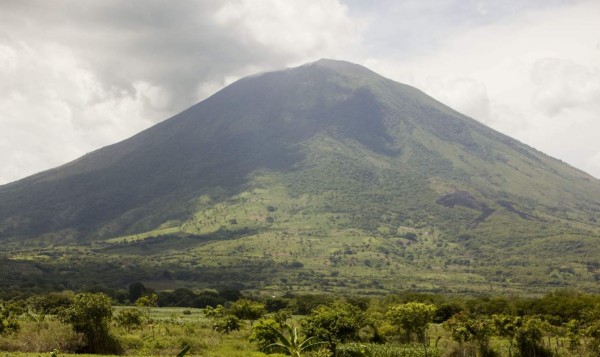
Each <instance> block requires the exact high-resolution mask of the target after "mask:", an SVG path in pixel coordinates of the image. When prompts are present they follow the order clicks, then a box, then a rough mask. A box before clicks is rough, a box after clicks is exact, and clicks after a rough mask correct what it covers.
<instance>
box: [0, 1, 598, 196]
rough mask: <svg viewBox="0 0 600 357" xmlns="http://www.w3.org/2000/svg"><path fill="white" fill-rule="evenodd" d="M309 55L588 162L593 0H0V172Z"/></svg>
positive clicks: (593, 88)
mask: <svg viewBox="0 0 600 357" xmlns="http://www.w3.org/2000/svg"><path fill="white" fill-rule="evenodd" d="M319 58H335V59H345V60H349V61H352V62H355V63H359V64H362V65H365V66H367V67H369V68H371V69H373V70H375V71H376V72H379V73H380V74H382V75H384V76H386V77H389V78H392V79H394V80H397V81H399V82H403V83H406V84H409V85H412V86H415V87H417V88H420V89H422V90H423V91H425V92H426V93H428V94H430V95H432V96H434V97H435V98H437V99H439V100H441V101H442V102H444V103H446V104H448V105H450V106H451V107H453V108H455V109H457V110H458V111H461V112H463V113H465V114H467V115H469V116H471V117H473V118H474V119H477V120H479V121H481V122H483V123H485V124H487V125H489V126H491V127H492V128H494V129H497V130H499V131H501V132H503V133H505V134H508V135H510V136H512V137H515V138H517V139H519V140H521V141H523V142H525V143H527V144H529V145H531V146H533V147H535V148H536V149H538V150H541V151H543V152H545V153H547V154H549V155H552V156H554V157H556V158H559V159H561V160H563V161H565V162H567V163H569V164H571V165H573V166H575V167H578V168H580V169H582V170H584V171H587V172H588V173H590V174H592V175H594V176H596V177H600V1H598V0H588V1H585V0H582V1H566V0H564V1H560V0H529V1H528V0H497V1H491V0H490V1H478V0H405V1H400V0H398V1H391V0H381V1H377V0H201V1H172V0H162V1H161V0H155V1H147V0H137V1H136V0H133V1H132V0H129V1H116V0H94V1H92V0H56V1H46V0H39V1H34V0H0V184H3V183H7V182H10V181H14V180H17V179H20V178H23V177H25V176H28V175H31V174H34V173H36V172H39V171H42V170H45V169H48V168H52V167H55V166H58V165H61V164H63V163H66V162H68V161H71V160H73V159H75V158H77V157H79V156H81V155H83V154H85V153H87V152H90V151H92V150H95V149H97V148H100V147H102V146H105V145H108V144H111V143H115V142H117V141H120V140H123V139H125V138H127V137H129V136H131V135H133V134H135V133H137V132H139V131H140V130H142V129H145V128H147V127H149V126H151V125H153V124H155V123H158V122H159V121H161V120H164V119H166V118H168V117H170V116H172V115H174V114H176V113H178V112H179V111H181V110H183V109H185V108H187V107H188V106H190V105H192V104H194V103H196V102H198V101H200V100H202V99H204V98H206V97H207V96H209V95H211V94H212V93H214V92H215V91H217V90H219V89H220V88H222V87H223V86H225V85H227V84H229V83H231V82H232V81H234V80H236V79H238V78H240V77H243V76H245V75H248V74H252V73H255V72H258V71H266V70H276V69H281V68H284V67H289V66H296V65H300V64H302V63H305V62H310V61H314V60H317V59H319Z"/></svg>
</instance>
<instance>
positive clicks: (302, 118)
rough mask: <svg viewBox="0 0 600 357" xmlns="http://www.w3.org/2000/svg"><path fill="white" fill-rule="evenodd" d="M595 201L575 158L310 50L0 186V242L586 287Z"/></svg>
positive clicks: (386, 276)
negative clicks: (305, 57) (311, 55)
mask: <svg viewBox="0 0 600 357" xmlns="http://www.w3.org/2000/svg"><path fill="white" fill-rule="evenodd" d="M598 212H600V181H598V180H597V179H595V178H593V177H591V176H590V175H587V174H585V173H584V172H581V171H579V170H577V169H574V168H572V167H570V166H568V165H566V164H564V163H562V162H560V161H558V160H556V159H553V158H551V157H548V156H546V155H544V154H542V153H540V152H538V151H536V150H534V149H532V148H530V147H528V146H527V145H524V144H522V143H520V142H518V141H516V140H514V139H512V138H510V137H508V136H505V135H503V134H500V133H498V132H496V131H494V130H492V129H490V128H488V127H486V126H484V125H483V124H481V123H479V122H477V121H475V120H473V119H471V118H468V117H466V116H464V115H462V114H460V113H458V112H456V111H454V110H452V109H450V108H449V107H447V106H445V105H443V104H442V103H440V102H438V101H436V100H434V99H433V98H431V97H429V96H427V95H426V94H424V93H423V92H421V91H419V90H417V89H415V88H412V87H410V86H406V85H403V84H400V83H397V82H394V81H391V80H389V79H386V78H384V77H382V76H380V75H378V74H376V73H374V72H372V71H370V70H369V69H367V68H365V67H362V66H359V65H356V64H352V63H349V62H343V61H334V60H326V59H323V60H319V61H317V62H314V63H309V64H305V65H302V66H300V67H296V68H291V69H286V70H282V71H276V72H269V73H263V74H258V75H254V76H250V77H247V78H243V79H241V80H239V81H237V82H235V83H233V84H232V85H230V86H228V87H226V88H224V89H223V90H221V91H219V92H218V93H216V94H214V95H213V96H211V97H210V98H208V99H206V100H204V101H203V102H201V103H199V104H196V105H194V106H193V107H191V108H189V109H187V110H185V111H184V112H182V113H180V114H178V115H176V116H174V117H172V118H170V119H168V120H165V121H164V122H162V123H160V124H158V125H155V126H154V127H152V128H150V129H148V130H145V131H143V132H141V133H139V134H137V135H135V136H133V137H132V138H130V139H127V140H125V141H122V142H120V143H117V144H114V145H111V146H108V147H105V148H102V149H100V150H97V151H95V152H92V153H90V154H87V155H85V156H83V157H82V158H80V159H78V160H76V161H73V162H71V163H68V164H66V165H64V166H61V167H58V168H55V169H52V170H49V171H46V172H42V173H39V174H37V175H34V176H31V177H28V178H25V179H23V180H20V181H17V182H14V183H11V184H8V185H4V186H0V241H2V242H5V244H6V245H7V246H8V245H11V244H12V245H19V244H25V243H27V242H35V243H36V244H38V245H40V246H44V245H48V244H54V245H72V244H82V243H85V244H90V243H91V242H94V244H99V245H101V246H102V250H101V251H98V253H102V254H108V255H111V254H113V255H114V254H121V255H123V254H132V255H136V256H140V255H141V256H145V255H150V256H155V255H156V256H168V255H169V254H178V252H181V251H186V252H191V253H190V254H191V257H194V259H196V260H198V259H200V260H202V259H204V258H205V257H207V256H211V257H212V258H211V259H214V256H218V254H217V253H218V252H221V254H222V255H223V256H224V257H226V258H223V261H222V262H221V263H222V264H230V266H231V269H235V268H236V267H238V265H237V264H240V263H239V261H238V260H236V259H234V258H235V257H236V256H238V258H239V256H243V257H244V259H250V260H252V261H254V260H257V261H262V260H268V261H271V262H273V263H274V264H284V265H285V264H291V263H290V262H292V261H294V262H296V263H298V264H296V265H297V266H300V265H301V266H304V267H305V269H306V270H307V271H310V272H313V273H314V272H315V271H323V272H328V271H332V270H335V271H338V274H340V275H339V276H341V277H344V279H345V280H343V281H344V284H349V283H348V279H350V278H349V277H350V276H353V277H355V278H356V277H357V276H358V275H360V274H358V275H356V274H357V273H356V271H355V270H356V269H358V267H361V269H363V270H364V269H367V270H368V269H375V270H377V271H378V272H381V271H383V272H384V273H381V274H379V273H378V274H375V275H376V276H379V277H380V278H381V279H379V281H378V282H377V284H375V283H374V284H375V286H380V287H382V288H383V287H387V286H396V287H397V286H398V284H397V283H393V281H394V280H393V279H392V277H393V276H398V274H400V273H399V272H404V273H406V274H407V276H412V277H415V276H416V277H419V279H421V280H419V281H420V283H419V284H421V285H419V284H416V286H419V287H421V288H423V289H428V288H431V286H434V285H435V284H439V282H440V281H448V278H447V277H450V276H451V277H452V279H454V280H456V281H465V279H466V280H469V281H471V280H472V281H473V284H475V285H477V284H479V285H481V286H488V285H490V284H492V283H494V284H495V283H497V284H500V285H502V286H513V285H514V284H516V285H519V286H525V285H527V286H532V285H533V286H537V285H539V286H548V285H551V286H556V285H559V286H560V285H568V284H569V280H573V279H574V278H573V277H576V279H575V280H577V281H578V282H579V283H581V284H584V285H585V286H588V285H589V286H593V281H594V279H595V278H596V277H600V274H598V272H597V271H596V270H597V269H598V267H600V260H599V259H598V257H599V256H600V255H599V254H598V253H600V242H599V241H598V236H599V235H600V227H599V226H600V224H599V223H598V222H597V221H596V216H597V214H598ZM150 242H154V243H155V244H154V245H150V248H148V247H149V245H148V244H150ZM232 242H236V243H235V244H236V245H235V246H233V244H234V243H232ZM117 244H118V246H117ZM143 247H145V248H143ZM152 247H160V249H159V248H156V249H151V248H152ZM239 247H243V248H239ZM142 248H143V249H142ZM309 248H310V249H309ZM236 249H238V250H239V249H241V251H242V252H243V254H242V253H240V252H239V251H236ZM216 252H217V253H216ZM558 253H560V254H562V255H561V258H560V259H556V260H554V261H549V260H548V258H549V257H554V256H555V255H556V254H558ZM215 254H216V255H215ZM190 259H192V258H190ZM225 261H226V262H227V263H224V262H225ZM382 264H383V265H382ZM353 267H355V268H356V269H352V268H353ZM365 267H366V268H365ZM284 270H285V269H284ZM296 273H297V274H296ZM296 273H294V274H296V275H294V274H292V273H290V272H289V271H288V270H285V274H284V275H285V276H286V279H291V280H293V277H296V278H298V277H299V276H300V275H301V274H300V273H298V272H296ZM304 273H305V272H304ZM432 273H434V274H437V275H439V277H440V278H439V279H440V281H437V280H436V279H435V278H434V277H433V276H432V275H431V274H432ZM298 274H300V275H298ZM323 274H325V273H323ZM400 275H402V274H400ZM336 276H338V275H336ZM444 276H446V278H444ZM298 279H299V278H298ZM340 279H341V278H340ZM452 279H450V280H452ZM334 280H335V279H334ZM436 281H437V282H436ZM511 284H512V285H511ZM516 285H515V286H516Z"/></svg>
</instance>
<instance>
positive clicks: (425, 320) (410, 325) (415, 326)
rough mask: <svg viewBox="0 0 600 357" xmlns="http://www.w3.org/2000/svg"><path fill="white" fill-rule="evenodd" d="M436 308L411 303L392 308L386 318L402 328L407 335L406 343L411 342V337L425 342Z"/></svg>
mask: <svg viewBox="0 0 600 357" xmlns="http://www.w3.org/2000/svg"><path fill="white" fill-rule="evenodd" d="M435 311H436V307H435V306H434V305H430V304H424V303H420V302H409V303H406V304H401V305H395V306H392V307H390V309H389V310H388V311H387V312H386V314H385V316H386V318H387V319H388V320H389V321H390V322H391V323H392V324H394V325H397V326H399V327H401V328H402V329H403V330H404V332H405V334H406V342H410V341H411V336H413V335H414V336H415V337H416V340H417V341H419V342H421V343H423V342H425V338H426V332H427V326H428V325H429V323H431V322H432V321H433V317H434V316H435Z"/></svg>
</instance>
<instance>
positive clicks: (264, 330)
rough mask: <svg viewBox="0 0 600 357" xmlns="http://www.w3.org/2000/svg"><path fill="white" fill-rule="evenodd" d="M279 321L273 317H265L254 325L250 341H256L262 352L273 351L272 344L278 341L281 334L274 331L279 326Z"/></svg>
mask: <svg viewBox="0 0 600 357" xmlns="http://www.w3.org/2000/svg"><path fill="white" fill-rule="evenodd" d="M279 326H280V325H279V323H278V322H277V321H276V320H275V319H272V318H263V319H260V320H258V322H257V323H256V324H255V325H254V327H252V334H251V335H250V342H256V344H257V345H258V349H259V351H261V352H264V353H269V352H271V351H272V345H273V344H274V343H276V342H277V340H278V339H279V335H278V334H277V333H276V332H275V331H274V330H277V328H278V327H279Z"/></svg>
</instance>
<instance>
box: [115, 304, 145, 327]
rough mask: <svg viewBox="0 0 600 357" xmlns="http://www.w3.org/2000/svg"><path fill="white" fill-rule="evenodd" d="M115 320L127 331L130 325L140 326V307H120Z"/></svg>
mask: <svg viewBox="0 0 600 357" xmlns="http://www.w3.org/2000/svg"><path fill="white" fill-rule="evenodd" d="M115 321H116V322H117V324H119V325H120V326H123V327H125V329H126V330H127V332H129V331H131V328H132V327H136V326H140V325H141V324H142V312H141V311H140V309H136V308H134V307H131V308H127V309H122V310H120V311H119V313H118V314H117V316H115Z"/></svg>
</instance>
